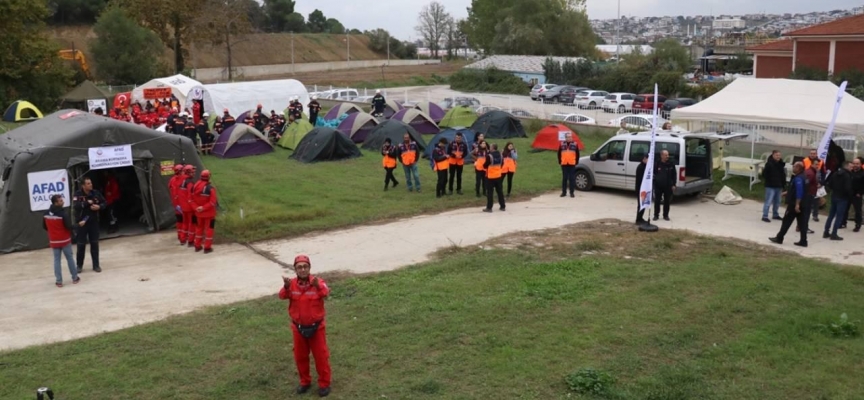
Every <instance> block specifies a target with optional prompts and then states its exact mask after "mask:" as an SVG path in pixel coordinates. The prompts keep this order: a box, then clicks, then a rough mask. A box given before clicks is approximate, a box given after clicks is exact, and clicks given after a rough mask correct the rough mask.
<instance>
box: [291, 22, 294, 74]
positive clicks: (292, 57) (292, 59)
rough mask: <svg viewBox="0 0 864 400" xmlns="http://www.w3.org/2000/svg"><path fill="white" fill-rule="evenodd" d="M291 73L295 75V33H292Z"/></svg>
mask: <svg viewBox="0 0 864 400" xmlns="http://www.w3.org/2000/svg"><path fill="white" fill-rule="evenodd" d="M291 73H292V74H293V73H294V31H291Z"/></svg>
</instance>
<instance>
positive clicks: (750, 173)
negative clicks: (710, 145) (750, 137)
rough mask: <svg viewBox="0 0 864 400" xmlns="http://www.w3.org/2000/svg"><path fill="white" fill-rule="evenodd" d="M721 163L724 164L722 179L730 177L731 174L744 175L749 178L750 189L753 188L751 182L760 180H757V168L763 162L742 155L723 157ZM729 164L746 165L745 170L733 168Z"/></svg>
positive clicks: (758, 168)
mask: <svg viewBox="0 0 864 400" xmlns="http://www.w3.org/2000/svg"><path fill="white" fill-rule="evenodd" d="M723 163H724V164H725V165H726V174H725V175H723V180H724V181H725V180H727V179H729V178H732V177H733V176H746V177H748V178H750V190H753V184H754V183H759V182H761V181H760V180H759V170H760V167H761V166H762V164H764V163H765V162H764V161H762V160H758V159H753V158H744V157H723ZM731 164H742V165H746V166H747V170H746V171H740V170H733V169H732V168H731V167H730V166H731Z"/></svg>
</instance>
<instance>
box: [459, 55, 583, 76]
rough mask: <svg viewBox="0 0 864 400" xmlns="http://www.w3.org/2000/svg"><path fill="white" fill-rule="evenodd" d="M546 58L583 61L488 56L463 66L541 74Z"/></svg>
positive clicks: (565, 59) (537, 57)
mask: <svg viewBox="0 0 864 400" xmlns="http://www.w3.org/2000/svg"><path fill="white" fill-rule="evenodd" d="M547 58H552V59H553V60H555V61H558V62H560V63H563V62H564V61H573V62H578V61H583V60H585V59H584V58H582V57H547V56H490V57H487V58H484V59H482V60H480V61H477V62H475V63H472V64H469V65H467V66H465V68H471V69H486V68H490V67H495V68H498V69H500V70H502V71H509V72H528V73H537V74H542V73H543V72H544V71H543V63H544V62H546V59H547Z"/></svg>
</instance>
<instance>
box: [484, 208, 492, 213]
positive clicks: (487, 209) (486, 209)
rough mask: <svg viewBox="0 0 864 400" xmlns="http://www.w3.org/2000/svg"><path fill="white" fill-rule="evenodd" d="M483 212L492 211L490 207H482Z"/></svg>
mask: <svg viewBox="0 0 864 400" xmlns="http://www.w3.org/2000/svg"><path fill="white" fill-rule="evenodd" d="M483 212H485V213H491V212H492V209H491V208H484V209H483Z"/></svg>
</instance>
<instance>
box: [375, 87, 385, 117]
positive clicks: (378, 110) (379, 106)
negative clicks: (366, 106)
mask: <svg viewBox="0 0 864 400" xmlns="http://www.w3.org/2000/svg"><path fill="white" fill-rule="evenodd" d="M386 105H387V100H386V99H384V95H383V94H381V89H378V90H376V91H375V97H373V98H372V115H374V116H376V117H380V116H382V115H384V107H385V106H386Z"/></svg>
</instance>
